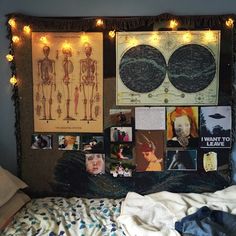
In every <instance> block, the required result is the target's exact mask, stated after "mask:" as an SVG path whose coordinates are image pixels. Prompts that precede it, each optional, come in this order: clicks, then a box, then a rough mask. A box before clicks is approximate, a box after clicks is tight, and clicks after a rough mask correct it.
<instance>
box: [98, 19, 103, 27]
mask: <svg viewBox="0 0 236 236" xmlns="http://www.w3.org/2000/svg"><path fill="white" fill-rule="evenodd" d="M103 24H104V22H103V20H102V19H97V20H96V26H98V27H100V26H103Z"/></svg>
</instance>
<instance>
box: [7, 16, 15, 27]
mask: <svg viewBox="0 0 236 236" xmlns="http://www.w3.org/2000/svg"><path fill="white" fill-rule="evenodd" d="M8 24H9V25H10V26H11V27H12V28H16V21H15V19H14V18H11V19H10V20H9V21H8Z"/></svg>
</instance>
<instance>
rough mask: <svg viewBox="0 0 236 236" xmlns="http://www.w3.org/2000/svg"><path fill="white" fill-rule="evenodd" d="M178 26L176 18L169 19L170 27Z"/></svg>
mask: <svg viewBox="0 0 236 236" xmlns="http://www.w3.org/2000/svg"><path fill="white" fill-rule="evenodd" d="M177 26H178V22H177V21H176V20H171V21H170V28H171V29H174V28H176V27H177Z"/></svg>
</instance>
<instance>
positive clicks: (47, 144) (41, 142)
mask: <svg viewBox="0 0 236 236" xmlns="http://www.w3.org/2000/svg"><path fill="white" fill-rule="evenodd" d="M31 149H52V135H42V134H32V139H31Z"/></svg>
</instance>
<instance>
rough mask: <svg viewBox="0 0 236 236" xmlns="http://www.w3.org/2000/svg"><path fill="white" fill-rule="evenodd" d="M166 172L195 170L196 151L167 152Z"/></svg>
mask: <svg viewBox="0 0 236 236" xmlns="http://www.w3.org/2000/svg"><path fill="white" fill-rule="evenodd" d="M166 166H167V169H168V170H183V171H196V170H197V150H171V151H170V150H168V151H167V158H166Z"/></svg>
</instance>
